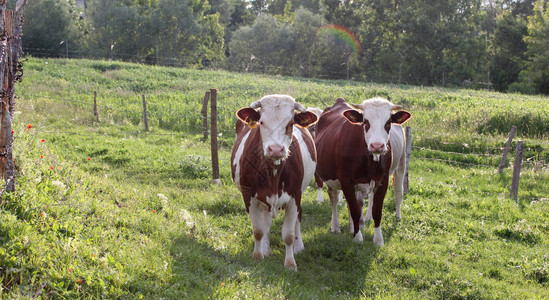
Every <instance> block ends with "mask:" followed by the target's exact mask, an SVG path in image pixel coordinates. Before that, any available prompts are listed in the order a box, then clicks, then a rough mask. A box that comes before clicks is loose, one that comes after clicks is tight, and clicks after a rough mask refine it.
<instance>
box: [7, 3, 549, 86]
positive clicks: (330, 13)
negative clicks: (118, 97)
mask: <svg viewBox="0 0 549 300" xmlns="http://www.w3.org/2000/svg"><path fill="white" fill-rule="evenodd" d="M9 2H10V3H9V4H12V6H13V5H14V3H15V0H10V1H9ZM79 2H82V1H79ZM84 2H85V5H81V4H79V5H77V4H76V2H75V1H73V0H41V1H29V3H28V5H27V8H26V10H25V24H24V27H23V33H24V37H23V49H24V50H25V52H26V53H27V54H30V55H33V56H54V57H55V56H57V57H63V56H68V57H91V58H108V59H119V60H124V61H135V62H142V63H148V64H159V65H173V66H185V67H197V68H206V67H216V68H223V69H227V70H232V71H240V72H258V73H266V74H280V75H290V76H300V77H307V78H331V79H345V78H348V79H349V78H351V79H355V80H362V81H372V82H382V83H398V84H413V85H429V86H433V85H436V86H465V87H473V88H476V87H481V88H490V89H495V90H498V91H503V92H522V93H543V94H549V52H548V51H547V49H549V9H548V2H549V0H537V1H536V0H516V1H513V0H436V1H435V0H406V1H404V0H86V1H84ZM327 24H336V25H338V26H340V28H345V29H346V30H347V32H351V33H353V34H354V37H356V40H357V41H358V43H359V45H357V46H359V47H360V49H361V51H360V52H359V51H356V47H355V49H353V44H352V40H351V42H349V40H345V39H344V37H343V38H342V37H341V36H338V35H337V34H336V33H333V32H329V31H323V30H319V29H320V28H325V27H323V26H325V25H327Z"/></svg>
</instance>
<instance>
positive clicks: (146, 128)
mask: <svg viewBox="0 0 549 300" xmlns="http://www.w3.org/2000/svg"><path fill="white" fill-rule="evenodd" d="M142 96H143V121H144V122H145V130H146V131H149V116H148V114H147V101H145V95H142Z"/></svg>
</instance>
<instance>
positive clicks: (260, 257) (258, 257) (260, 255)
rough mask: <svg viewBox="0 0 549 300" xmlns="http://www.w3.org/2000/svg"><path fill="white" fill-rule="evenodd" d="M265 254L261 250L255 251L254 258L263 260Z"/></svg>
mask: <svg viewBox="0 0 549 300" xmlns="http://www.w3.org/2000/svg"><path fill="white" fill-rule="evenodd" d="M263 258H264V256H263V253H261V252H254V259H255V260H263Z"/></svg>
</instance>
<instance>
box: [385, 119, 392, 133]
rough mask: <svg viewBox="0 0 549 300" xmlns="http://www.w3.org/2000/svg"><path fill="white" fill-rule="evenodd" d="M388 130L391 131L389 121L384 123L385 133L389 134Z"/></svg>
mask: <svg viewBox="0 0 549 300" xmlns="http://www.w3.org/2000/svg"><path fill="white" fill-rule="evenodd" d="M389 130H391V121H387V123H385V131H387V133H389Z"/></svg>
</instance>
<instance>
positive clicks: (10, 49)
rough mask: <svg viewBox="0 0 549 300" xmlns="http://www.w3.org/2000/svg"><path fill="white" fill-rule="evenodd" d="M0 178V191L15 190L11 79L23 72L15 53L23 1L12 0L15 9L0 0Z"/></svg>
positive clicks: (21, 31) (20, 53)
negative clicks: (2, 182)
mask: <svg viewBox="0 0 549 300" xmlns="http://www.w3.org/2000/svg"><path fill="white" fill-rule="evenodd" d="M0 2H1V4H0V35H2V37H3V38H2V40H3V42H2V43H0V85H1V86H2V92H1V95H0V179H4V180H5V182H6V185H5V186H4V188H2V190H1V191H0V196H2V195H3V194H4V192H5V191H8V192H13V191H15V161H14V160H13V133H12V117H13V113H14V107H15V97H14V95H15V83H16V82H17V81H18V80H20V79H21V77H22V76H23V67H22V66H21V64H20V63H19V56H20V55H22V54H23V49H22V48H21V37H22V36H23V11H24V7H25V5H26V3H27V1H22V0H19V1H17V3H16V7H15V13H14V11H12V10H9V9H6V1H0Z"/></svg>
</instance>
